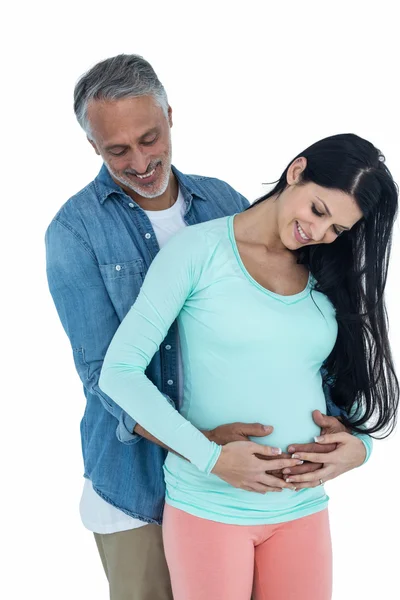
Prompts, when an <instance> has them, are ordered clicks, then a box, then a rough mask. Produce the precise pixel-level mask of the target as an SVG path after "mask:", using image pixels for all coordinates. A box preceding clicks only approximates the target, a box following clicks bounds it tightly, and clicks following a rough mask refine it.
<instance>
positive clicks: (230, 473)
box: [212, 442, 300, 494]
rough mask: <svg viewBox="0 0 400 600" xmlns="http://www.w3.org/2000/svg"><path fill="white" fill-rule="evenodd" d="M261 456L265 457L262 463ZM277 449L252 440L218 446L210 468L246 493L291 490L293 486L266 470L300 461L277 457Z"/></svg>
mask: <svg viewBox="0 0 400 600" xmlns="http://www.w3.org/2000/svg"><path fill="white" fill-rule="evenodd" d="M256 454H257V455H260V457H261V456H262V457H263V459H264V458H265V457H268V458H269V459H270V460H269V461H268V462H266V461H265V460H262V459H260V458H258V456H256ZM280 454H281V450H280V449H279V448H272V447H271V446H262V445H261V444H255V443H254V442H230V443H229V444H226V445H225V446H223V447H222V450H221V454H220V455H219V458H218V460H217V462H216V463H215V465H214V468H213V469H212V473H213V474H214V475H217V476H218V477H220V478H221V479H223V480H224V481H226V482H227V483H229V484H230V485H232V486H233V487H236V488H241V489H242V490H247V491H249V492H259V493H260V494H265V493H266V492H281V491H282V489H285V488H286V489H290V490H293V491H294V490H295V489H296V486H295V485H293V484H291V483H287V482H285V481H284V479H279V478H278V477H274V476H273V475H270V474H269V473H268V471H272V470H276V469H280V470H281V469H284V468H285V467H293V466H295V465H297V464H299V463H300V460H298V459H293V458H280V457H279V455H280Z"/></svg>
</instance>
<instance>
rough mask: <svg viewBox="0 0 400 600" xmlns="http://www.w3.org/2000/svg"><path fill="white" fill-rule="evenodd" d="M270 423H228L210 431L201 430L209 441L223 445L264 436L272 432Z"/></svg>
mask: <svg viewBox="0 0 400 600" xmlns="http://www.w3.org/2000/svg"><path fill="white" fill-rule="evenodd" d="M273 430H274V428H273V427H271V425H262V424H261V423H228V424H227V425H220V426H219V427H216V428H215V429H211V430H210V431H202V433H203V435H205V436H206V438H208V439H209V440H210V441H211V442H215V443H216V444H218V445H219V446H225V444H229V443H230V442H248V441H249V437H250V436H253V437H265V436H266V435H270V434H271V433H272V432H273Z"/></svg>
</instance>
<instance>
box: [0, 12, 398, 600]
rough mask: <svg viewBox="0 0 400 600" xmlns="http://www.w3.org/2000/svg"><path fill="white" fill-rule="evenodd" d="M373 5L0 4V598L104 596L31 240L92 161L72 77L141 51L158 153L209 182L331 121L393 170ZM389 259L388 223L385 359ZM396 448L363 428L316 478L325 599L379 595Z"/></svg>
mask: <svg viewBox="0 0 400 600" xmlns="http://www.w3.org/2000/svg"><path fill="white" fill-rule="evenodd" d="M394 5H395V3H393V6H394ZM391 6H392V3H391V2H386V1H382V0H381V1H380V2H374V3H369V2H355V1H353V2H352V1H351V0H348V1H347V2H344V3H341V2H338V1H335V2H307V1H303V2H288V1H286V2H279V1H278V0H275V2H268V1H266V0H264V1H263V2H255V1H251V0H247V1H246V2H240V3H239V2H234V1H233V0H231V2H222V1H221V2H220V1H218V0H214V1H213V2H209V1H208V0H202V1H201V2H200V1H198V2H190V1H189V0H188V1H186V2H174V1H172V2H156V1H154V0H153V1H151V2H146V1H145V0H142V1H141V2H137V1H135V0H132V1H131V2H125V3H124V2H118V1H114V2H109V3H101V2H100V1H99V0H98V1H97V2H92V1H86V2H85V1H84V0H82V1H81V2H75V1H70V2H66V3H63V4H61V3H50V2H48V3H47V2H40V1H39V2H33V3H27V2H20V3H18V4H17V3H14V5H13V8H12V9H10V8H9V9H7V12H6V13H3V17H2V22H3V33H2V39H3V42H4V41H5V47H4V49H3V52H2V72H1V80H2V84H3V86H2V87H3V91H2V94H1V100H2V104H3V110H2V117H3V119H2V121H3V123H2V141H1V144H0V147H1V152H2V166H3V169H2V189H3V191H2V194H1V200H2V205H3V217H2V219H1V234H2V235H1V244H2V247H4V249H3V252H2V257H3V262H2V271H3V278H2V279H3V282H2V283H3V286H2V290H3V291H2V295H1V301H2V306H3V310H2V313H1V314H2V318H3V325H2V356H3V360H2V367H3V369H2V378H1V381H2V383H3V386H2V391H3V394H2V400H3V414H4V413H5V417H3V423H2V424H3V426H2V436H1V446H2V450H1V459H2V461H1V464H2V473H1V474H2V477H1V484H2V492H1V501H2V504H3V509H2V513H1V514H2V521H3V526H2V527H1V530H0V531H1V539H2V544H1V546H2V551H3V557H4V556H5V558H6V562H4V558H3V560H2V563H3V564H2V566H3V567H5V568H4V573H3V575H2V577H1V579H0V587H1V588H3V587H4V590H3V589H1V590H0V593H1V597H2V598H4V599H6V598H7V600H8V599H17V598H18V599H20V598H28V597H35V598H36V597H37V598H41V599H42V600H47V599H52V600H53V599H55V598H57V600H64V599H68V600H69V599H70V598H72V597H74V598H78V599H81V598H82V599H84V598H88V599H92V598H96V599H98V600H105V599H106V598H107V597H108V594H107V585H106V580H105V577H104V574H103V572H102V567H101V563H100V559H99V557H98V555H97V550H96V547H95V544H94V540H93V538H92V535H91V534H90V533H89V532H87V531H86V530H85V529H84V528H83V526H82V525H81V523H80V520H79V513H78V504H79V498H80V492H81V486H82V482H83V480H82V471H83V467H82V459H81V455H80V439H79V421H80V418H81V416H82V414H83V410H84V396H83V393H82V390H81V385H80V382H79V380H78V376H77V375H76V374H75V371H74V367H73V362H72V356H71V352H70V348H69V343H68V340H67V338H66V336H65V334H64V332H63V331H62V328H61V325H60V323H59V320H58V317H57V314H56V311H55V309H54V307H53V304H52V301H51V298H50V295H49V293H48V290H47V283H46V278H45V262H44V246H43V236H44V232H45V229H46V227H47V225H48V223H49V221H50V219H51V218H52V217H53V215H54V214H55V212H56V211H57V210H58V208H59V207H60V206H61V204H62V203H64V202H65V201H66V200H67V199H68V197H69V196H71V195H72V194H74V193H76V192H77V191H78V190H79V189H80V188H82V187H83V186H85V185H86V184H87V183H88V182H89V181H90V180H91V179H93V177H95V175H96V174H97V171H98V169H99V168H100V162H99V158H98V157H97V156H96V155H95V154H94V152H93V150H92V148H91V147H90V146H89V144H88V142H87V141H86V139H85V135H84V133H83V132H82V131H81V130H80V128H79V126H78V124H77V123H76V122H75V118H74V114H73V110H72V94H73V87H74V84H75V82H76V80H77V78H78V77H79V76H80V75H81V74H82V73H83V72H84V71H85V70H87V69H88V68H90V67H91V66H92V65H93V64H94V63H96V62H98V61H99V60H102V59H104V58H107V57H109V56H113V55H115V54H118V53H121V52H125V53H139V54H142V55H143V56H144V57H145V58H147V59H148V60H149V61H150V62H151V63H152V64H153V66H154V68H155V70H156V71H157V73H158V75H159V77H160V79H161V81H162V82H163V83H164V85H165V87H166V89H167V92H168V95H169V99H170V103H171V106H172V107H173V111H174V112H173V118H174V127H173V131H172V134H173V144H174V163H175V164H176V165H177V167H178V168H179V169H180V170H182V171H184V172H188V173H198V174H205V175H214V176H217V177H219V178H221V179H225V180H226V181H228V182H229V183H230V184H231V185H233V186H234V187H235V188H236V189H238V190H239V191H240V192H242V193H243V194H244V195H245V196H247V197H248V198H249V199H254V198H256V197H257V196H258V195H260V193H261V192H262V190H263V188H262V186H261V183H262V182H265V181H272V180H275V179H277V178H278V177H279V175H280V173H281V172H282V170H283V169H284V167H285V166H286V164H287V163H288V162H289V161H290V159H291V158H292V157H293V156H294V155H296V154H297V153H298V152H299V151H301V150H302V149H304V148H305V147H307V146H308V145H309V144H311V143H313V142H315V141H317V140H318V139H320V138H322V137H325V136H327V135H330V134H335V133H340V132H355V133H357V134H359V135H361V136H363V137H366V138H368V139H370V140H371V141H372V142H373V143H375V145H377V146H378V147H379V148H380V149H381V150H383V152H384V153H385V155H386V157H387V162H388V165H389V167H390V168H391V170H392V173H393V175H394V177H395V179H396V180H397V181H400V146H399V133H400V131H399V129H400V128H399V113H398V109H399V106H400V102H399V100H400V99H399V94H398V91H397V90H398V86H399V83H398V77H399V70H398V67H399V46H398V43H397V42H396V39H397V38H398V34H399V32H398V25H397V23H398V22H397V21H396V19H395V13H394V10H395V9H394V8H391ZM4 206H5V207H6V216H4ZM399 262H400V248H399V233H398V226H396V234H395V242H394V248H393V258H392V263H391V270H390V277H389V284H388V307H389V314H390V316H391V338H392V343H393V351H394V356H395V359H396V361H397V363H399V357H400V321H399V317H398V313H397V307H398V304H399V288H398V286H397V283H398V272H399ZM398 446H399V434H398V433H396V434H395V435H393V436H392V437H391V438H390V439H389V440H388V441H381V442H377V443H375V449H374V453H373V456H372V458H371V460H370V463H369V464H368V465H367V466H365V467H363V468H362V469H359V470H357V471H356V472H352V473H351V474H347V475H345V476H343V477H341V478H340V479H338V480H336V481H335V482H332V483H330V484H329V485H327V489H328V493H329V495H330V497H331V505H330V510H331V523H332V532H333V544H334V555H335V561H334V569H335V580H334V581H335V584H334V599H335V600H350V599H353V598H360V597H362V598H363V599H364V600H367V599H372V598H377V597H380V598H394V597H397V593H398V581H399V577H398V566H399V550H398V547H399V537H400V536H399V534H400V528H399V516H398V515H399V511H398V497H397V494H398V491H399V485H398V458H397V456H398V452H397V450H398ZM210 600H212V599H210ZM310 600H317V599H310Z"/></svg>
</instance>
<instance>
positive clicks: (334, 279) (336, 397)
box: [250, 134, 399, 437]
mask: <svg viewBox="0 0 400 600" xmlns="http://www.w3.org/2000/svg"><path fill="white" fill-rule="evenodd" d="M301 156H304V157H305V158H306V159H307V166H306V168H305V169H304V171H303V173H302V179H301V182H300V184H299V185H303V184H306V183H307V182H313V183H315V184H317V185H320V186H322V187H325V188H331V189H336V190H341V191H343V192H345V193H347V194H351V195H352V196H353V197H354V198H355V200H356V202H357V204H358V206H359V207H360V209H361V211H362V213H363V218H362V219H361V220H360V221H359V222H358V223H357V224H356V225H355V226H354V227H353V228H352V229H351V230H350V231H348V232H344V233H343V234H342V235H341V236H340V237H338V238H337V239H336V240H335V242H333V243H332V244H318V245H314V246H311V245H310V246H306V247H304V248H302V249H301V250H298V251H296V253H297V254H298V262H299V263H301V264H304V265H305V266H306V267H307V268H308V269H309V271H310V272H311V273H312V275H313V276H314V277H315V279H316V281H317V282H318V283H317V285H316V290H317V291H320V292H322V293H324V294H326V295H327V296H328V298H329V299H330V300H331V302H332V304H333V305H334V307H335V309H336V317H337V322H338V328H339V329H338V337H337V341H336V344H335V347H334V349H333V351H332V353H331V354H330V356H329V357H328V358H327V360H326V361H325V364H324V370H323V371H324V373H325V375H324V378H325V383H328V384H329V386H330V389H331V397H332V400H333V402H334V403H335V404H336V405H337V406H338V407H339V408H342V409H344V411H345V413H346V415H347V416H343V421H344V423H345V424H346V425H347V426H348V427H350V428H351V429H353V430H354V431H358V432H364V433H369V434H373V433H377V432H379V433H380V434H381V435H380V436H379V437H385V436H387V435H388V434H389V433H391V432H392V430H393V428H394V426H395V423H396V416H397V410H398V404H399V384H398V380H397V377H396V374H395V370H394V365H393V360H392V356H391V351H390V346H389V339H388V322H387V314H386V307H385V302H384V290H385V285H386V278H387V271H388V263H389V256H390V249H391V241H392V231H393V224H394V220H395V217H396V213H397V204H398V190H397V186H396V184H395V182H394V181H393V178H392V176H391V174H390V171H389V170H388V168H387V166H386V165H385V162H384V160H385V159H384V156H383V155H382V154H381V153H380V152H379V150H377V149H376V148H375V146H373V144H371V143H370V142H368V141H366V140H364V139H362V138H360V137H358V136H356V135H354V134H342V135H335V136H331V137H328V138H325V139H323V140H321V141H319V142H317V143H316V144H313V145H312V146H310V147H309V148H307V149H306V150H304V151H303V152H301V153H300V154H298V156H297V157H296V158H299V157H301ZM293 160H295V159H293ZM292 162H293V161H291V163H290V164H292ZM290 164H289V165H288V167H287V168H286V169H285V171H284V172H283V173H282V176H281V178H280V179H279V181H278V182H277V184H276V185H275V187H274V189H273V190H271V192H269V193H268V194H266V195H265V196H263V197H262V198H260V199H259V200H257V202H256V203H255V204H258V203H259V202H263V201H264V200H266V199H267V198H270V197H272V196H277V195H279V194H280V193H282V191H283V190H284V189H285V188H286V187H287V181H286V176H287V172H288V169H289V167H290ZM252 206H254V204H253V205H252ZM250 210H251V207H250Z"/></svg>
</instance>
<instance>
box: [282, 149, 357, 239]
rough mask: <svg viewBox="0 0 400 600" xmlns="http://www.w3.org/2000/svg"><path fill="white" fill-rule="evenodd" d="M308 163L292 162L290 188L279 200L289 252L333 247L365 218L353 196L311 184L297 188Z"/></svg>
mask: <svg viewBox="0 0 400 600" xmlns="http://www.w3.org/2000/svg"><path fill="white" fill-rule="evenodd" d="M306 164H307V162H306V159H305V158H298V159H296V160H295V161H294V162H293V163H292V165H291V166H290V168H289V170H288V174H287V183H288V186H287V188H286V189H285V190H284V191H283V192H282V194H281V195H280V196H279V197H278V199H277V202H278V203H279V207H278V227H279V235H280V238H281V241H282V243H283V244H284V246H286V248H288V249H289V250H298V249H299V248H301V247H302V246H305V245H308V246H310V245H315V244H331V243H332V242H334V241H335V240H336V239H337V238H338V236H339V235H341V234H342V233H343V232H344V231H347V230H349V229H351V228H352V227H353V226H354V225H355V224H356V223H357V222H358V221H359V220H360V219H361V218H362V216H363V215H362V212H361V210H360V208H359V206H358V205H357V203H356V201H355V199H354V197H353V196H350V195H349V194H345V193H344V192H342V191H340V190H335V189H330V188H324V187H321V186H319V185H316V184H315V183H311V182H309V183H306V184H304V185H297V184H298V183H299V182H300V180H301V173H302V171H303V170H304V169H305V167H306Z"/></svg>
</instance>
